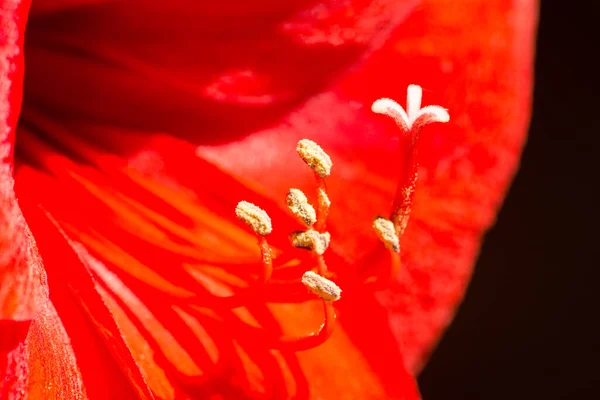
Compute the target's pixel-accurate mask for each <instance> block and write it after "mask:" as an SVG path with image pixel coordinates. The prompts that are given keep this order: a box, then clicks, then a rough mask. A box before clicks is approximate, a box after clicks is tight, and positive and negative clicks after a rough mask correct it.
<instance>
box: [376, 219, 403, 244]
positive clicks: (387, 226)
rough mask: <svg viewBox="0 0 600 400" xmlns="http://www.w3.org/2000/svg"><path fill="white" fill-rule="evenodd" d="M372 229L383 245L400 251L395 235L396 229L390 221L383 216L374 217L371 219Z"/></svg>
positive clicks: (398, 241) (398, 240)
mask: <svg viewBox="0 0 600 400" xmlns="http://www.w3.org/2000/svg"><path fill="white" fill-rule="evenodd" d="M373 229H374V230H375V234H376V235H377V237H378V238H379V240H381V241H382V242H383V244H384V245H385V247H387V248H388V249H389V250H391V251H393V252H395V253H399V252H400V239H399V238H398V235H396V229H395V227H394V223H393V222H392V221H390V220H389V219H387V218H384V217H375V219H374V220H373Z"/></svg>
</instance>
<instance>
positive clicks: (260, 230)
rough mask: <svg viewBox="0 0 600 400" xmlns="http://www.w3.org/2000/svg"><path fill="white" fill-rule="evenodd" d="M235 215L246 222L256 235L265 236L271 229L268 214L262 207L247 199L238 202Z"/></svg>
mask: <svg viewBox="0 0 600 400" xmlns="http://www.w3.org/2000/svg"><path fill="white" fill-rule="evenodd" d="M235 215H236V216H237V217H238V218H239V219H240V220H242V221H244V222H245V223H246V224H248V226H250V227H251V228H252V229H253V230H254V232H255V233H256V234H257V235H261V236H265V235H268V234H269V233H271V231H272V230H273V227H272V226H271V218H269V215H268V214H267V213H266V212H265V211H264V210H263V209H261V208H259V207H257V206H255V205H254V204H252V203H249V202H247V201H240V202H239V203H238V205H237V207H236V208H235Z"/></svg>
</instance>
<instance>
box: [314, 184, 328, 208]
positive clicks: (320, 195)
mask: <svg viewBox="0 0 600 400" xmlns="http://www.w3.org/2000/svg"><path fill="white" fill-rule="evenodd" d="M317 199H318V202H319V204H323V206H325V207H327V208H329V207H331V200H329V196H327V191H326V190H325V188H324V187H320V188H318V189H317Z"/></svg>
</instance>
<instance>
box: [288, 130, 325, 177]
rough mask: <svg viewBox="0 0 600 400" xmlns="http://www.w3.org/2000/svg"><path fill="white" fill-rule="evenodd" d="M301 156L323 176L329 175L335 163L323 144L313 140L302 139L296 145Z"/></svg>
mask: <svg viewBox="0 0 600 400" xmlns="http://www.w3.org/2000/svg"><path fill="white" fill-rule="evenodd" d="M296 151H297V152H298V154H299V155H300V158H302V160H304V162H305V163H306V164H308V166H309V167H310V168H312V170H313V171H314V172H315V173H316V174H317V175H318V176H320V177H321V178H325V177H327V176H329V174H330V173H331V167H332V165H333V163H332V162H331V158H329V155H328V154H327V153H325V151H323V149H322V148H321V146H319V145H318V144H316V143H315V142H313V141H312V140H308V139H302V140H300V141H299V142H298V145H297V146H296Z"/></svg>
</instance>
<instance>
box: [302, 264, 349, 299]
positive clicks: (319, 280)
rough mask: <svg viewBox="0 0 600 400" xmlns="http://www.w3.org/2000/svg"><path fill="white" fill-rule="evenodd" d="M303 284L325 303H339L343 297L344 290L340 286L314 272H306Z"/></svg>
mask: <svg viewBox="0 0 600 400" xmlns="http://www.w3.org/2000/svg"><path fill="white" fill-rule="evenodd" d="M302 283H303V284H304V286H306V287H307V288H308V290H310V291H311V292H313V293H314V294H316V295H317V296H319V297H320V298H322V299H323V300H325V301H337V300H339V299H340V297H341V296H342V289H340V288H339V286H338V285H336V284H335V283H333V282H332V281H330V280H329V279H327V278H324V277H322V276H321V275H319V274H316V273H314V272H312V271H306V272H305V273H304V275H302Z"/></svg>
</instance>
